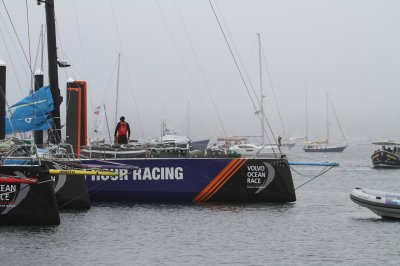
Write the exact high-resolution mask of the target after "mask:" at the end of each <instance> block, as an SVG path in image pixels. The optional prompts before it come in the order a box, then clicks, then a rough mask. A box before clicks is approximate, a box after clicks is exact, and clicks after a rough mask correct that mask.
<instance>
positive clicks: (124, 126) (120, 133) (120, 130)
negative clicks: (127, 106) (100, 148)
mask: <svg viewBox="0 0 400 266" xmlns="http://www.w3.org/2000/svg"><path fill="white" fill-rule="evenodd" d="M119 120H120V122H119V123H118V124H117V127H116V128H115V133H114V137H115V138H116V142H117V143H118V144H127V143H128V142H129V137H130V136H131V129H130V127H129V124H128V123H127V122H125V117H123V116H121V118H120V119H119Z"/></svg>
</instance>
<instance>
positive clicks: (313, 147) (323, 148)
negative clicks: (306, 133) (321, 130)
mask: <svg viewBox="0 0 400 266" xmlns="http://www.w3.org/2000/svg"><path fill="white" fill-rule="evenodd" d="M346 147H347V145H345V146H334V145H321V144H316V143H306V144H304V147H303V150H304V151H305V152H342V151H344V149H346Z"/></svg>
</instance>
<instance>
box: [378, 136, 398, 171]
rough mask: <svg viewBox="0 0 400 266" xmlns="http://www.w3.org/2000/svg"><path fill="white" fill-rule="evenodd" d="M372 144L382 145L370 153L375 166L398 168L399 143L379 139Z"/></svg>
mask: <svg viewBox="0 0 400 266" xmlns="http://www.w3.org/2000/svg"><path fill="white" fill-rule="evenodd" d="M372 144H375V145H379V146H382V147H381V148H380V149H378V150H375V151H374V153H373V154H372V155H371V160H372V165H373V166H374V167H375V168H400V143H396V142H393V141H379V142H374V143H372Z"/></svg>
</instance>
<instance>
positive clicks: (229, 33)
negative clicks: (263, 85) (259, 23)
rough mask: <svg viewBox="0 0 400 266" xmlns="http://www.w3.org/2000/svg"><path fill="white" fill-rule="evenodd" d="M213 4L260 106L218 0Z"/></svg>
mask: <svg viewBox="0 0 400 266" xmlns="http://www.w3.org/2000/svg"><path fill="white" fill-rule="evenodd" d="M215 5H216V7H217V9H218V12H219V14H220V16H221V21H222V23H223V24H224V27H225V29H226V31H227V35H228V36H229V38H230V40H231V43H232V46H233V49H234V51H235V53H236V55H237V57H238V60H239V63H240V66H241V68H242V69H243V72H244V74H245V77H246V79H247V82H248V84H249V85H250V87H251V89H252V92H253V97H254V98H255V99H256V100H257V104H258V105H259V106H261V102H260V100H259V99H258V96H257V93H256V90H255V88H254V86H253V83H252V81H251V78H250V76H249V74H248V72H247V70H246V67H245V64H244V62H243V60H242V57H241V56H240V53H239V50H238V49H237V46H236V45H235V39H234V37H233V35H232V33H231V32H230V30H229V27H228V24H227V23H226V19H225V17H224V14H223V12H222V10H221V8H220V6H219V4H218V2H215ZM253 45H254V46H256V45H257V44H256V43H254V44H253ZM254 46H253V48H254ZM252 51H255V50H254V49H252ZM268 141H269V140H268Z"/></svg>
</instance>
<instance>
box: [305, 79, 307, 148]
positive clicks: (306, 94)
mask: <svg viewBox="0 0 400 266" xmlns="http://www.w3.org/2000/svg"><path fill="white" fill-rule="evenodd" d="M305 87H306V142H308V99H307V98H308V95H307V94H308V93H307V81H306V82H305Z"/></svg>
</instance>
